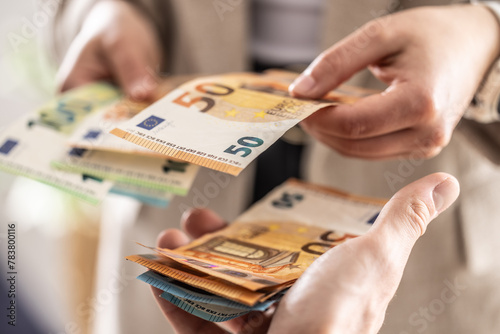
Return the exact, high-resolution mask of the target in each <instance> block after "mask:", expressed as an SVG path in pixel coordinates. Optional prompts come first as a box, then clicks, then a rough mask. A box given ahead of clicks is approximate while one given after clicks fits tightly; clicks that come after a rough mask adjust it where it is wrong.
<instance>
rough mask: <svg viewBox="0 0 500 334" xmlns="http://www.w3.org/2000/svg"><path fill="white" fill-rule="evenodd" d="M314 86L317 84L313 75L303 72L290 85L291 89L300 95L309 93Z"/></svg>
mask: <svg viewBox="0 0 500 334" xmlns="http://www.w3.org/2000/svg"><path fill="white" fill-rule="evenodd" d="M314 86H316V81H315V80H314V79H313V77H312V76H310V75H308V74H302V75H300V76H299V77H298V78H297V79H295V81H294V82H293V83H292V84H291V85H290V91H291V92H293V93H294V94H298V95H308V94H309V93H310V92H311V90H312V89H313V88H314Z"/></svg>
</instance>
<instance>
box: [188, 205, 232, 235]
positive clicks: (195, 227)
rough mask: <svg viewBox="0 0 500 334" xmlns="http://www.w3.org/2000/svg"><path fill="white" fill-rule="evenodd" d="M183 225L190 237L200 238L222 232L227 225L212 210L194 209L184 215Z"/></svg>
mask: <svg viewBox="0 0 500 334" xmlns="http://www.w3.org/2000/svg"><path fill="white" fill-rule="evenodd" d="M181 225H182V228H183V230H184V231H186V232H187V233H188V234H189V235H190V236H192V237H193V238H199V237H201V236H202V235H204V234H207V233H212V232H215V231H217V230H220V229H221V228H223V227H225V226H226V225H227V224H226V222H225V221H224V220H223V219H222V218H220V217H219V216H218V215H217V214H216V213H214V212H213V211H211V210H208V209H202V208H194V209H190V210H188V211H186V212H185V213H184V214H183V216H182V221H181Z"/></svg>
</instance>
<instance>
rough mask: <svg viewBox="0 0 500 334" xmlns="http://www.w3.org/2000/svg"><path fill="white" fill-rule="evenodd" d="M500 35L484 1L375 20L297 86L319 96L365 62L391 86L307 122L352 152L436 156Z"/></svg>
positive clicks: (299, 92)
mask: <svg viewBox="0 0 500 334" xmlns="http://www.w3.org/2000/svg"><path fill="white" fill-rule="evenodd" d="M499 40H500V29H499V26H498V22H497V20H496V18H495V16H494V15H493V14H492V13H491V12H490V11H489V10H488V9H487V8H485V7H483V6H476V5H470V4H469V5H453V6H442V7H423V8H417V9H412V10H404V11H401V12H398V13H396V14H391V15H387V16H383V17H380V18H378V19H376V20H372V21H370V22H369V23H367V24H366V25H364V26H363V27H361V28H360V29H358V30H356V31H355V32H354V33H352V34H350V35H349V36H347V37H346V38H344V39H343V40H342V41H340V42H339V43H336V44H335V45H333V46H332V47H331V48H329V49H328V50H326V51H324V52H323V53H322V54H321V55H320V56H319V57H317V58H316V60H315V61H313V62H312V64H311V65H310V66H309V68H308V69H307V70H306V71H305V72H304V73H303V75H302V76H301V77H300V78H299V79H298V80H297V81H296V82H295V83H294V84H293V85H292V86H291V87H290V88H291V89H290V92H291V93H292V94H293V95H294V96H301V97H305V98H320V97H322V96H323V95H324V94H325V93H326V92H328V91H329V90H331V89H334V88H335V87H337V86H338V85H339V84H340V83H342V82H344V81H346V80H347V79H349V78H350V77H351V76H353V75H354V74H355V73H356V72H358V71H360V70H362V69H364V68H369V69H370V71H371V72H372V74H373V75H374V76H375V77H377V78H378V79H379V80H380V81H382V82H384V83H386V84H387V85H389V87H388V88H387V89H386V90H385V91H383V92H380V93H379V94H374V95H372V96H368V97H366V98H363V99H361V100H359V101H358V102H357V103H355V104H353V105H342V106H335V107H329V108H325V109H324V110H322V111H321V112H318V113H315V114H314V115H311V116H310V117H309V118H307V119H306V120H304V121H303V122H302V123H301V125H302V126H303V128H304V129H305V130H306V131H307V132H308V133H309V134H311V135H312V136H313V137H314V138H316V139H317V140H319V141H321V142H323V143H324V144H326V145H328V146H329V147H330V148H332V149H334V150H336V151H338V152H340V153H341V154H343V155H345V156H348V157H357V158H363V159H394V158H397V157H411V158H430V157H433V156H435V155H437V154H438V153H439V152H440V151H441V150H442V149H443V148H444V147H445V146H446V145H447V144H448V142H449V141H450V138H451V135H452V133H453V130H454V129H455V126H456V125H457V123H458V121H459V120H460V118H461V117H462V115H463V114H464V111H465V110H466V108H467V107H468V106H469V104H470V103H471V101H472V99H473V96H474V93H475V92H476V90H477V89H478V86H479V84H480V83H481V80H482V79H483V77H484V75H485V73H486V72H487V70H488V68H489V67H490V66H491V65H492V64H493V62H494V61H495V59H496V58H497V57H498V56H499V50H500V43H499V42H498V41H499Z"/></svg>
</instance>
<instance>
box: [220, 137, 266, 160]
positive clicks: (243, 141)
mask: <svg viewBox="0 0 500 334" xmlns="http://www.w3.org/2000/svg"><path fill="white" fill-rule="evenodd" d="M238 144H240V145H241V146H244V147H236V145H231V146H230V147H229V148H227V149H226V150H225V151H224V152H226V153H230V154H234V155H237V153H238V152H243V154H241V157H242V158H244V157H246V156H248V155H249V154H250V153H252V149H250V148H249V147H259V146H261V145H262V144H264V141H263V140H262V139H260V138H257V137H243V138H240V139H238Z"/></svg>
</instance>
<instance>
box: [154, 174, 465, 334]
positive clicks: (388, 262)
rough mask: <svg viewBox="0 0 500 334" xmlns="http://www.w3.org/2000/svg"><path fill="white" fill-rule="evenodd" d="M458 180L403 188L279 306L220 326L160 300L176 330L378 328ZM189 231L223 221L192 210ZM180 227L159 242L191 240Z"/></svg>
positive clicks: (444, 177) (195, 233) (431, 179)
mask: <svg viewBox="0 0 500 334" xmlns="http://www.w3.org/2000/svg"><path fill="white" fill-rule="evenodd" d="M458 194H459V185H458V182H457V181H456V179H455V178H453V177H452V176H450V175H448V174H444V173H437V174H432V175H429V176H427V177H424V178H422V179H420V180H418V181H416V182H413V183H412V184H410V185H408V186H406V187H405V188H403V189H401V190H400V191H399V192H398V193H396V194H395V195H394V196H393V197H392V199H391V200H390V201H389V202H388V203H387V204H386V205H385V206H384V208H383V210H382V211H381V213H380V215H379V216H378V218H377V220H376V221H375V223H374V225H373V226H372V228H370V230H369V231H368V232H367V233H366V234H364V235H362V236H360V237H357V238H353V239H350V240H348V241H346V242H345V243H343V244H341V245H338V246H336V247H334V248H332V249H330V250H328V251H327V252H326V253H324V254H323V255H321V257H319V258H318V259H317V260H316V261H314V262H313V264H312V265H311V266H310V267H309V268H308V269H307V270H306V271H305V272H304V273H303V274H302V276H301V277H300V278H299V279H298V280H297V282H295V284H294V285H293V287H292V288H291V289H290V290H289V291H288V293H287V294H286V296H285V297H284V298H283V299H282V300H281V302H280V303H279V305H278V306H277V307H271V308H270V309H268V310H267V311H265V312H251V313H249V314H247V315H244V316H242V317H239V318H236V319H232V320H229V321H226V322H224V323H222V326H219V325H217V324H216V323H212V322H209V321H206V320H203V319H201V318H199V317H196V316H194V315H192V314H190V313H188V312H185V311H183V310H182V309H180V308H178V307H177V306H175V305H173V304H172V303H170V302H168V301H167V300H165V299H163V298H161V297H160V294H161V293H162V291H160V290H158V289H156V288H153V294H154V296H155V297H156V300H157V302H158V305H159V306H160V308H161V310H162V311H163V313H164V315H165V316H166V317H167V319H168V320H169V322H170V323H171V324H172V326H173V327H174V328H175V330H176V331H177V332H179V333H199V332H200V331H203V333H226V330H229V331H230V332H236V333H239V332H246V333H247V332H248V333H267V332H269V333H326V332H328V333H376V332H377V331H378V330H379V329H380V327H381V325H382V323H383V320H384V317H385V311H386V309H387V306H388V304H389V302H390V300H391V299H392V297H393V296H394V293H395V292H396V289H397V287H398V285H399V282H400V280H401V276H402V274H403V270H404V267H405V265H406V262H407V260H408V257H409V255H410V252H411V249H412V247H413V245H414V244H415V242H416V241H417V239H418V238H419V237H420V236H421V235H422V234H423V233H424V232H425V230H426V228H427V225H428V224H429V223H430V222H431V221H432V220H433V219H434V218H436V217H437V216H438V215H439V214H440V213H441V212H443V211H444V210H445V209H447V208H448V207H449V206H450V205H451V204H452V203H453V202H454V201H455V199H456V198H457V196H458ZM182 225H183V229H184V231H186V232H187V234H188V235H189V236H190V237H192V238H200V237H202V236H203V235H205V234H207V233H213V232H216V231H218V230H221V229H223V228H225V227H226V226H227V224H226V222H224V220H222V219H221V218H219V217H218V216H217V215H216V214H215V213H213V212H211V211H209V210H206V209H195V210H192V211H190V212H189V213H187V214H186V215H185V216H184V217H183V221H182ZM188 235H186V234H185V233H183V232H181V231H179V230H166V231H164V232H162V233H161V234H160V236H159V237H158V247H161V248H169V249H174V248H178V247H181V246H184V245H186V244H188V243H189V240H190V239H189V237H188Z"/></svg>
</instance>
